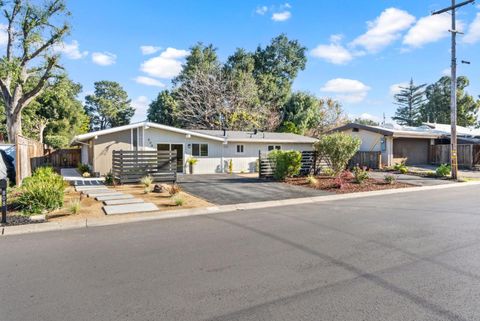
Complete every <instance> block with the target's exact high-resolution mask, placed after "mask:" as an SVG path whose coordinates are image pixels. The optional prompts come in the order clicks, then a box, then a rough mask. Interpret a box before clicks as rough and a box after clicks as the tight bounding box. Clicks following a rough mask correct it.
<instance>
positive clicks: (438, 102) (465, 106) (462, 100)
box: [421, 76, 480, 126]
mask: <svg viewBox="0 0 480 321" xmlns="http://www.w3.org/2000/svg"><path fill="white" fill-rule="evenodd" d="M469 84H470V81H469V80H468V78H467V77H465V76H460V77H458V78H457V123H458V125H460V126H473V125H477V121H478V120H477V116H478V111H479V109H480V100H479V99H475V98H474V97H473V96H471V95H469V94H468V92H466V90H465V88H466V87H468V85H469ZM450 86H451V78H450V77H448V76H444V77H442V78H440V79H439V80H438V81H437V82H436V83H434V84H431V85H429V86H427V89H426V91H425V94H426V97H427V103H426V104H425V105H424V106H423V108H422V109H421V114H422V120H423V121H428V122H436V123H441V124H450V92H451V87H450Z"/></svg>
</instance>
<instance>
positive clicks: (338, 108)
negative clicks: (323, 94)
mask: <svg viewBox="0 0 480 321" xmlns="http://www.w3.org/2000/svg"><path fill="white" fill-rule="evenodd" d="M347 122H348V118H347V116H346V115H345V111H344V110H343V107H342V105H341V104H340V102H338V101H336V100H334V99H332V98H326V99H320V104H319V110H318V112H316V113H315V118H314V120H313V121H312V126H311V128H310V129H309V130H308V132H307V133H308V135H310V136H312V137H319V136H320V135H321V134H324V133H325V132H327V131H329V130H330V129H332V128H335V127H338V126H340V125H343V124H345V123H347Z"/></svg>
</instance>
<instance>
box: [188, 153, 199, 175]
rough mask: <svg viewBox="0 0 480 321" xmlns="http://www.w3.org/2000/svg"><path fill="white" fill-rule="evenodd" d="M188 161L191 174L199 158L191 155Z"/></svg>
mask: <svg viewBox="0 0 480 321" xmlns="http://www.w3.org/2000/svg"><path fill="white" fill-rule="evenodd" d="M187 163H188V171H189V173H190V174H193V165H195V164H196V163H198V159H196V158H193V157H190V158H189V159H187Z"/></svg>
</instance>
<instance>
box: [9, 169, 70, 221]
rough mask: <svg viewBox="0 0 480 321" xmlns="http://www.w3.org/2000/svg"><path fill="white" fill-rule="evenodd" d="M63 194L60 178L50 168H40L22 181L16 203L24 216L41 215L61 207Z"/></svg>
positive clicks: (63, 187) (63, 184)
mask: <svg viewBox="0 0 480 321" xmlns="http://www.w3.org/2000/svg"><path fill="white" fill-rule="evenodd" d="M64 192H65V182H64V181H63V178H62V176H60V175H58V174H57V173H55V171H54V170H53V169H52V168H51V167H41V168H38V169H37V170H36V171H35V172H34V173H33V175H32V176H31V177H27V178H25V179H24V180H23V182H22V185H21V186H20V192H19V196H18V198H17V199H16V203H17V204H18V206H19V207H20V209H21V210H22V212H23V213H24V214H27V215H34V214H41V213H43V212H49V211H53V210H55V209H58V208H60V207H62V206H63V197H64Z"/></svg>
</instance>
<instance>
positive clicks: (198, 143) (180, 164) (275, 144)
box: [71, 122, 316, 175]
mask: <svg viewBox="0 0 480 321" xmlns="http://www.w3.org/2000/svg"><path fill="white" fill-rule="evenodd" d="M315 142H316V139H314V138H311V137H306V136H301V135H296V134H291V133H273V132H262V131H256V130H255V131H229V130H225V131H224V130H189V129H181V128H176V127H171V126H166V125H161V124H157V123H151V122H139V123H134V124H130V125H125V126H119V127H115V128H110V129H105V130H100V131H96V132H91V133H87V134H82V135H78V136H75V137H74V139H73V140H72V143H71V145H72V146H81V160H82V163H84V164H89V165H90V166H91V167H92V169H93V171H95V172H98V173H100V174H101V175H105V174H106V173H108V172H109V171H110V170H111V169H112V151H114V150H129V151H130V150H139V151H142V150H144V151H149V150H150V151H151V150H171V151H172V150H176V151H177V171H178V172H179V173H186V172H188V166H187V160H188V159H189V158H191V157H193V158H196V159H197V160H198V163H197V164H196V165H195V170H194V172H195V174H213V173H224V172H227V171H228V164H229V163H230V161H231V162H232V165H233V166H232V167H233V171H234V172H254V171H256V167H257V160H258V155H259V152H263V151H265V152H267V151H271V150H274V149H282V150H298V151H311V150H313V148H314V146H313V144H314V143H315Z"/></svg>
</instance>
